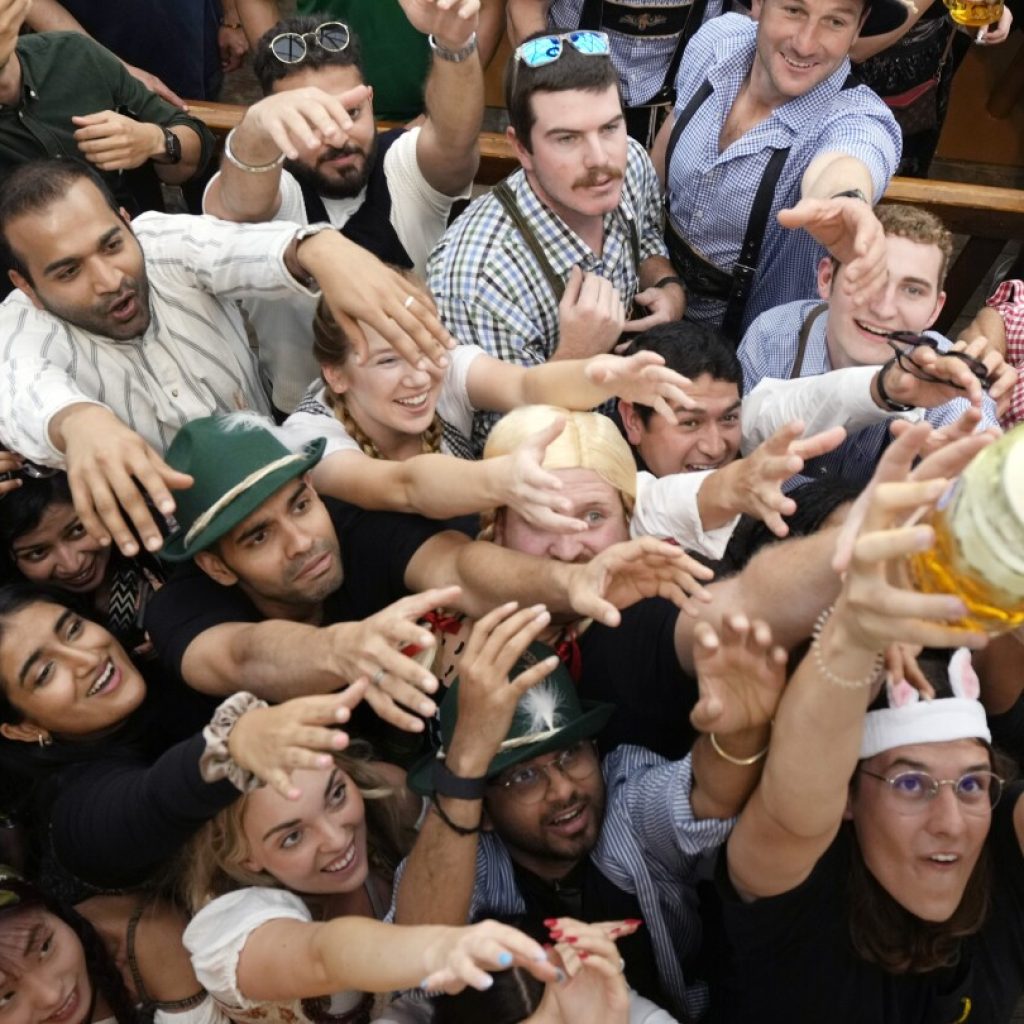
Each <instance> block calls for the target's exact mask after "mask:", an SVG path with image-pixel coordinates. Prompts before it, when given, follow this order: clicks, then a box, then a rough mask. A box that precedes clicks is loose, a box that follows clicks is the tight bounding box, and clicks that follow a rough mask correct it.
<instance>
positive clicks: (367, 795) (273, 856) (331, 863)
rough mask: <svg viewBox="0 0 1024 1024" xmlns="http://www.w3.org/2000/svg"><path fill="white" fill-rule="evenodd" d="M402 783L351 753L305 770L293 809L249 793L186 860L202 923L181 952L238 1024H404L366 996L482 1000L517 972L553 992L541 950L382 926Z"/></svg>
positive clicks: (500, 938) (470, 933)
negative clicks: (477, 995)
mask: <svg viewBox="0 0 1024 1024" xmlns="http://www.w3.org/2000/svg"><path fill="white" fill-rule="evenodd" d="M397 775H398V773H396V772H395V771H394V769H393V768H392V766H390V765H384V764H381V763H379V762H374V761H372V760H371V759H370V756H369V750H368V748H365V747H361V746H358V745H354V746H353V747H352V748H350V749H349V750H347V751H346V752H345V753H343V754H337V755H335V757H334V763H333V764H332V765H331V766H330V767H329V768H319V769H315V770H303V771H297V772H296V773H295V782H296V784H297V785H298V786H299V787H300V788H301V790H302V796H301V797H300V798H299V799H298V800H297V801H289V800H286V799H284V798H283V797H282V796H281V795H280V794H279V793H276V792H274V791H273V790H271V789H260V790H256V791H254V792H252V793H249V794H247V795H246V796H244V797H242V799H241V800H238V801H236V802H235V803H234V804H232V805H231V806H230V807H228V808H226V809H224V810H223V811H221V812H220V813H219V814H218V815H217V816H216V817H215V818H213V819H212V820H211V821H210V822H208V823H207V824H206V825H205V826H204V827H203V829H202V830H201V831H200V832H199V833H198V834H197V835H196V837H195V839H194V840H193V841H192V843H191V844H190V845H189V847H188V848H187V850H186V851H185V854H184V856H183V858H182V863H183V874H182V879H183V880H182V886H181V888H182V890H183V896H184V898H185V900H186V902H187V903H188V904H189V906H190V909H191V910H192V911H193V912H194V914H195V916H194V917H193V919H192V922H191V923H190V924H189V926H188V928H187V929H186V931H185V937H184V941H185V945H186V947H187V948H188V950H189V952H190V953H191V955H192V964H193V966H194V968H195V972H196V976H197V978H198V979H199V981H200V982H201V984H203V985H204V986H205V988H206V989H207V991H208V992H209V993H210V995H211V996H212V997H213V999H214V1000H215V1002H216V1003H217V1005H218V1006H219V1007H220V1009H221V1011H222V1012H223V1013H224V1014H226V1015H227V1016H228V1017H229V1018H230V1019H231V1020H233V1021H235V1022H237V1024H249V1022H260V1024H263V1022H269V1024H278V1022H280V1024H285V1022H288V1024H300V1022H307V1021H308V1022H311V1024H312V1022H316V1024H326V1022H336V1024H364V1022H367V1021H370V1020H387V1021H391V1022H394V1024H405V1022H406V1021H407V1020H408V1019H409V1017H408V1016H407V1015H406V1013H407V1011H406V1010H404V1009H403V1008H401V1007H400V1006H394V1007H391V1008H388V1009H384V1008H383V1004H384V1003H385V1002H386V1000H381V999H375V998H374V996H373V995H372V993H388V992H391V991H393V990H396V989H408V988H413V987H415V986H417V985H420V984H421V983H422V985H423V987H424V988H426V989H431V990H433V989H436V990H438V991H448V992H456V991H458V990H459V989H461V988H462V987H464V986H466V985H470V986H472V987H475V988H478V989H486V988H488V987H489V986H490V984H491V978H490V976H489V974H487V973H486V972H488V971H493V970H500V969H504V968H508V967H511V966H512V965H513V964H518V965H520V966H521V967H523V968H524V969H526V970H528V971H529V972H531V973H532V974H533V975H534V976H535V977H536V978H538V979H539V980H540V981H541V982H544V981H553V980H554V979H555V977H556V970H555V968H554V967H553V966H552V965H551V964H549V963H548V962H547V957H546V956H545V954H544V950H543V949H542V948H541V946H540V945H539V944H538V943H536V942H534V941H533V940H532V939H529V938H527V937H526V936H525V935H523V934H522V933H521V932H518V931H516V930H515V929H514V928H511V927H508V926H506V925H502V924H498V923H496V922H494V921H485V922H482V923H480V924H477V925H473V926H471V927H466V928H451V927H441V926H437V927H434V926H419V927H404V926H399V925H386V924H382V923H381V919H382V918H383V917H384V914H385V912H386V911H387V908H388V906H389V905H390V902H391V882H392V876H393V874H394V870H395V867H396V866H397V864H398V862H399V861H400V859H401V858H402V856H403V855H404V854H405V853H406V852H407V851H408V848H409V846H410V845H411V841H412V839H413V825H414V823H415V819H416V817H417V813H416V812H417V811H418V809H419V801H418V800H417V801H415V802H414V806H411V807H410V806H408V796H409V794H408V792H407V791H406V790H405V789H404V786H401V785H399V786H396V785H394V784H393V780H395V779H396V778H397ZM410 812H411V813H410ZM381 1013H383V1016H381ZM417 1019H419V1018H417Z"/></svg>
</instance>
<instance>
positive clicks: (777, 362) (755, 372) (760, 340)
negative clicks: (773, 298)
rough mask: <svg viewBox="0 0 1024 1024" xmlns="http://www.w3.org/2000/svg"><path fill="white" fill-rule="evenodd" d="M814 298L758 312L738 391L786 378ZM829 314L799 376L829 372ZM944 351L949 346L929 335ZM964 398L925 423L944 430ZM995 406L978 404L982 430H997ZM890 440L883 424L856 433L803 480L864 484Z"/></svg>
mask: <svg viewBox="0 0 1024 1024" xmlns="http://www.w3.org/2000/svg"><path fill="white" fill-rule="evenodd" d="M819 301H820V300H819V299H812V300H810V301H808V302H789V303H787V304H786V305H784V306H779V307H777V308H776V309H771V310H769V311H768V312H767V313H762V314H761V315H760V316H759V317H758V318H757V319H756V320H755V321H754V322H753V323H752V324H751V325H750V329H749V330H748V331H747V333H746V334H745V335H744V336H743V341H742V342H741V343H740V347H739V357H740V363H741V364H742V366H743V390H744V394H749V393H750V392H751V391H753V390H754V388H755V387H757V384H758V382H759V381H760V380H762V379H763V378H765V377H773V378H782V379H788V378H789V375H790V372H791V369H792V366H793V361H794V359H795V358H796V350H797V345H798V342H799V337H800V327H801V326H802V324H803V322H804V319H805V318H806V317H807V315H808V313H810V311H811V310H812V309H814V307H815V306H817V305H818V303H819ZM827 324H828V315H827V314H826V315H824V316H820V317H818V319H817V320H816V321H815V322H814V325H813V326H812V327H811V333H810V335H809V337H808V339H807V350H806V352H805V353H804V361H803V366H802V368H801V374H800V376H801V377H812V376H814V375H815V374H819V373H828V372H829V371H830V370H831V369H832V360H831V359H830V358H829V354H828V345H827V342H826V338H825V335H826V330H827ZM928 334H929V335H930V336H931V337H933V338H935V339H937V341H938V342H939V347H940V348H941V349H943V350H945V349H947V348H949V347H950V346H951V345H952V342H951V341H950V340H949V339H948V338H945V337H943V336H942V335H941V334H937V333H936V332H934V331H929V332H928ZM969 406H970V403H969V402H968V401H967V399H965V398H954V399H952V400H950V401H949V402H945V403H943V404H942V405H938V406H936V407H935V408H934V409H926V410H925V412H924V419H925V420H927V421H928V422H929V423H930V424H931V425H932V426H933V427H944V426H948V425H949V424H950V423H953V422H955V421H956V420H958V419H959V418H960V417H961V416H962V415H963V414H964V413H965V412H966V411H967V409H968V408H969ZM997 425H998V421H997V419H996V407H995V403H994V402H993V401H992V399H990V398H989V397H988V396H987V395H986V396H985V399H984V403H983V405H982V427H991V426H997ZM888 437H889V426H888V420H886V421H885V422H883V423H878V424H875V425H873V426H870V427H865V428H864V429H863V430H859V431H857V433H856V434H854V435H853V436H852V437H850V438H848V439H847V440H846V441H845V442H844V443H843V444H841V445H840V446H839V447H838V448H837V449H836V450H835V451H833V452H829V453H828V454H827V455H822V456H821V457H820V458H817V459H813V460H812V461H811V462H809V463H808V464H807V466H806V468H805V473H806V474H807V476H812V477H814V476H841V477H843V478H844V479H847V480H852V481H855V482H862V483H866V482H867V481H868V479H869V478H870V477H871V474H872V473H873V472H874V470H875V464H876V463H877V462H878V459H879V458H880V456H881V454H882V451H883V450H884V447H885V445H886V443H887V439H888Z"/></svg>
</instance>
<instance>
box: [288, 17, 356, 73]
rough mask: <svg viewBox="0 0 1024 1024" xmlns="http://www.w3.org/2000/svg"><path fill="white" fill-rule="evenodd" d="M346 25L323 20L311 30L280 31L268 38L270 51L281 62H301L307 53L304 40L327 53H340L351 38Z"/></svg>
mask: <svg viewBox="0 0 1024 1024" xmlns="http://www.w3.org/2000/svg"><path fill="white" fill-rule="evenodd" d="M351 38H352V37H351V35H350V34H349V31H348V25H346V24H344V23H343V22H340V21H325V22H324V23H323V24H322V25H317V27H316V28H315V29H313V31H312V32H282V33H281V34H280V35H279V36H274V38H273V39H271V40H270V52H271V53H272V54H273V55H274V56H275V57H276V58H277V59H278V60H279V61H280V62H281V63H282V64H301V63H302V62H303V61H304V60H305V59H306V55H307V54H308V53H309V50H308V47H307V43H306V40H307V39H312V40H313V43H314V44H315V45H316V46H319V47H320V49H321V50H327V52H328V53H341V51H342V50H344V49H345V48H346V47H347V46H348V44H349V41H350V39H351Z"/></svg>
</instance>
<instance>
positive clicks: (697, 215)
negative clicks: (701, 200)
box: [693, 210, 704, 220]
mask: <svg viewBox="0 0 1024 1024" xmlns="http://www.w3.org/2000/svg"><path fill="white" fill-rule="evenodd" d="M703 216H704V211H703V210H698V211H697V212H696V213H695V214H694V215H693V217H694V220H700V219H701V217H703Z"/></svg>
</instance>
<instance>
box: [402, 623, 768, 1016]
mask: <svg viewBox="0 0 1024 1024" xmlns="http://www.w3.org/2000/svg"><path fill="white" fill-rule="evenodd" d="M548 621H549V616H548V615H547V613H545V612H538V611H537V609H535V608H526V609H522V610H516V609H514V608H511V607H508V606H506V607H503V608H498V609H495V611H494V612H492V613H490V614H489V615H487V616H485V617H484V618H483V619H481V620H480V621H479V622H478V623H477V624H476V626H475V628H474V630H473V633H472V635H471V637H470V639H469V641H468V643H467V645H466V650H465V653H464V654H463V656H462V660H461V662H460V672H459V678H458V680H457V681H456V682H455V683H454V684H453V685H452V688H451V689H450V690H449V691H448V694H447V695H446V697H445V699H444V701H443V702H442V704H441V716H440V743H439V746H438V749H437V750H436V753H435V754H433V755H431V756H429V757H428V758H426V759H425V760H424V761H422V762H420V764H418V765H416V766H414V767H413V769H412V770H411V771H410V773H409V784H410V786H411V787H412V788H413V789H414V790H416V791H418V792H420V793H423V794H427V795H429V796H430V797H431V798H432V801H433V803H432V813H431V814H429V815H428V816H427V818H426V820H425V822H424V824H423V828H422V830H421V831H420V834H419V837H418V838H417V841H416V844H415V846H414V847H413V850H412V853H411V854H410V855H409V857H408V859H407V860H406V861H405V864H404V870H403V869H400V871H399V879H398V883H397V887H396V888H397V896H396V920H397V921H398V922H399V923H401V924H425V923H428V922H429V923H433V924H440V923H447V924H456V923H458V924H462V923H464V922H465V921H466V920H467V919H468V920H475V919H477V918H478V917H480V916H483V915H487V916H497V917H516V918H517V919H520V920H525V928H526V930H527V931H532V932H536V931H538V930H541V931H542V930H543V928H544V927H549V928H550V927H551V923H552V919H557V918H562V917H572V918H576V919H579V920H583V921H592V922H597V921H626V922H633V924H634V925H635V923H636V922H637V921H639V920H642V921H643V922H644V925H645V927H644V928H643V929H642V930H636V929H635V928H633V933H632V934H629V929H628V928H627V930H626V931H625V932H624V933H623V936H622V937H621V938H620V941H619V949H620V952H621V954H622V957H623V967H624V969H625V971H626V975H627V979H628V980H629V982H630V984H631V985H632V987H633V988H635V989H636V990H637V991H639V992H640V994H641V995H644V996H646V997H647V998H649V999H652V1000H653V1001H654V1002H656V1003H659V1004H660V1005H662V1006H671V1007H672V1008H673V1009H674V1011H675V1012H676V1014H677V1015H679V1016H680V1019H686V1020H689V1019H692V1018H695V1017H697V1016H699V1013H700V1011H701V1010H702V1009H703V1007H704V1006H705V1005H706V993H705V991H704V989H703V987H702V986H700V985H696V984H695V983H694V980H693V978H692V977H691V976H689V974H687V975H686V976H685V977H684V968H683V965H684V964H685V963H687V962H688V961H689V960H690V959H692V957H693V954H694V953H695V952H696V950H697V948H698V946H699V942H700V924H699V921H698V919H697V917H696V913H695V911H694V907H693V904H694V901H695V898H696V897H695V894H694V892H693V890H692V888H691V886H692V885H693V884H694V883H695V882H696V878H697V876H696V871H697V866H698V861H699V860H700V858H701V855H702V854H703V853H704V852H706V851H708V850H710V849H712V848H713V847H715V846H717V845H719V844H720V843H722V842H723V841H724V840H725V838H726V836H727V835H728V832H729V829H730V827H731V822H730V821H729V820H726V819H728V818H730V816H731V815H733V814H736V813H738V812H739V810H740V809H741V808H742V806H743V803H744V802H745V800H746V797H747V795H748V794H749V793H750V791H751V790H752V788H753V786H754V785H755V784H756V780H757V778H758V776H759V774H760V770H759V765H760V763H761V759H762V757H763V755H764V753H765V752H766V748H767V742H768V721H769V719H770V716H771V714H772V712H773V709H774V706H775V704H776V702H777V700H778V696H779V694H780V693H781V690H782V684H783V681H784V678H785V668H784V666H785V656H784V654H783V653H782V652H781V650H780V649H778V648H773V647H772V645H771V640H770V636H768V635H766V633H765V630H764V628H763V624H751V623H749V622H746V621H745V620H744V621H739V620H734V622H733V623H731V624H729V625H727V626H726V627H725V628H724V629H723V635H722V639H721V640H719V639H718V638H717V637H716V636H715V634H714V631H712V630H710V627H708V626H707V625H706V624H704V639H705V641H706V642H705V645H704V646H702V655H701V659H700V665H699V669H700V673H701V683H702V690H703V691H704V698H705V702H704V706H702V709H701V710H700V712H699V714H698V716H696V717H697V721H698V723H699V724H701V725H702V727H707V726H708V725H709V724H710V726H711V727H712V728H714V729H715V731H716V735H715V737H714V738H713V739H709V738H707V737H702V738H701V739H700V740H698V742H697V744H696V745H695V747H694V749H693V752H692V754H690V755H688V756H687V757H685V758H684V759H683V760H680V761H667V760H665V759H664V758H661V757H658V756H657V755H656V754H654V753H653V752H651V751H649V750H646V749H644V748H642V747H635V746H621V747H618V748H616V749H615V750H613V751H612V752H611V753H610V754H608V755H607V756H606V757H605V758H604V760H603V762H601V761H599V758H598V752H597V749H596V747H595V745H594V742H593V737H594V736H595V735H596V734H597V733H598V732H599V731H600V730H601V729H602V728H603V726H604V723H605V722H606V721H607V719H608V717H609V716H610V715H611V714H612V713H614V711H615V708H614V707H613V706H612V705H611V704H604V703H598V702H591V701H585V700H580V698H579V697H578V696H577V692H576V687H575V684H574V683H573V681H572V679H571V677H570V676H569V673H568V671H567V670H566V669H565V668H564V667H562V666H561V664H560V662H559V659H558V657H557V656H555V655H554V654H553V652H552V651H551V650H550V648H547V647H545V646H544V645H543V644H540V643H536V642H534V638H535V637H536V636H537V635H538V634H539V633H540V632H541V631H542V630H543V629H544V627H545V626H546V624H547V622H548ZM709 634H710V639H708V635H709ZM740 693H744V694H745V695H746V696H745V697H744V698H743V699H738V695H739V694H740ZM754 694H756V697H754V698H753V699H751V697H752V695H754ZM712 707H713V708H714V709H713V710H711V716H712V717H709V716H708V715H706V714H705V711H706V710H709V709H712ZM726 716H728V717H726ZM553 938H554V939H556V940H557V939H559V938H560V936H559V935H558V934H557V933H556V934H554V935H553Z"/></svg>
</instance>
